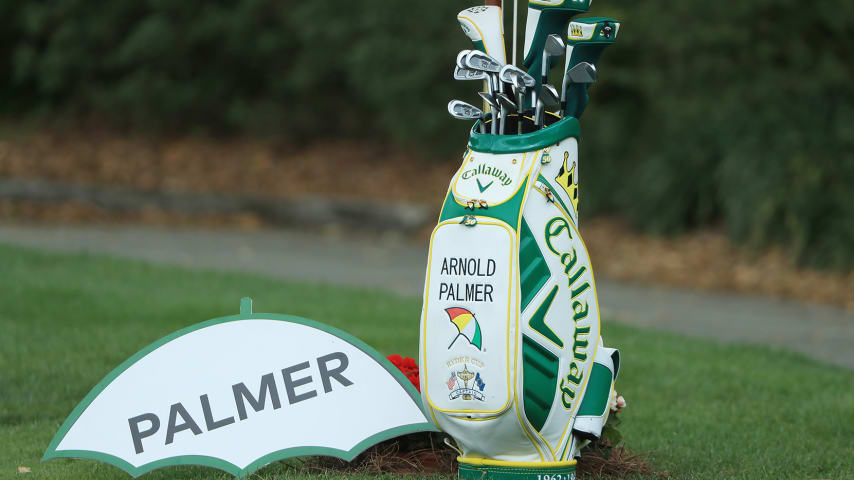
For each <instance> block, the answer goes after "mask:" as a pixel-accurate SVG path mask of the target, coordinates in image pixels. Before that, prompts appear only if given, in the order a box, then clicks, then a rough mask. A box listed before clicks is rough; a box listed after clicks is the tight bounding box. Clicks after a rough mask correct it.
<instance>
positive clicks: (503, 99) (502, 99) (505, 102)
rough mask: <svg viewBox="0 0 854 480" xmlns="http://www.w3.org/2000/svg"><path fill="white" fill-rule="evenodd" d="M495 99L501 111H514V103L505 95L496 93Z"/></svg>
mask: <svg viewBox="0 0 854 480" xmlns="http://www.w3.org/2000/svg"><path fill="white" fill-rule="evenodd" d="M495 99H496V100H497V101H498V104H499V105H500V106H501V108H502V109H507V110H516V102H515V101H513V99H512V98H510V96H509V95H507V94H506V93H501V92H499V93H497V94H496V95H495Z"/></svg>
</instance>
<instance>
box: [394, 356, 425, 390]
mask: <svg viewBox="0 0 854 480" xmlns="http://www.w3.org/2000/svg"><path fill="white" fill-rule="evenodd" d="M386 358H388V361H389V362H391V363H392V364H394V366H395V367H397V368H398V370H400V371H401V373H403V374H404V375H406V378H408V379H409V381H410V382H412V385H414V386H415V389H416V390H418V391H419V392H420V391H421V382H420V380H419V378H418V365H417V364H416V363H415V359H414V358H409V357H405V358H404V357H401V356H400V355H398V354H396V353H395V354H392V355H389V356H388V357H386Z"/></svg>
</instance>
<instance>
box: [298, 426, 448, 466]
mask: <svg viewBox="0 0 854 480" xmlns="http://www.w3.org/2000/svg"><path fill="white" fill-rule="evenodd" d="M443 438H444V437H443V436H442V435H439V434H435V433H413V434H410V435H406V436H403V437H399V438H395V439H392V440H388V441H385V442H382V443H379V444H377V445H374V446H373V447H371V448H369V449H367V450H365V451H364V452H362V453H361V454H360V455H359V456H357V457H356V458H354V459H353V461H352V462H345V461H344V460H341V459H339V458H334V457H313V458H311V459H309V460H308V461H307V462H306V463H305V464H304V465H303V470H304V471H306V472H316V473H331V472H345V473H374V474H392V475H425V474H426V475H435V474H438V475H455V474H456V473H457V453H456V452H455V451H453V450H451V449H450V448H448V447H447V446H446V445H445V444H444V443H442V439H443Z"/></svg>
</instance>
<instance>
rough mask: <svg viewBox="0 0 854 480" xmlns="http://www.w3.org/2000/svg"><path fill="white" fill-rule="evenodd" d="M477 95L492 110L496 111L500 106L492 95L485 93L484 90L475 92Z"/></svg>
mask: <svg viewBox="0 0 854 480" xmlns="http://www.w3.org/2000/svg"><path fill="white" fill-rule="evenodd" d="M477 94H478V95H480V97H481V98H482V99H483V100H484V101H485V102H486V103H487V104H488V105H489V106H490V107H492V110H493V111H498V110H499V109H500V106H499V105H498V101H497V100H496V99H495V97H494V96H492V95H490V94H488V93H486V92H477Z"/></svg>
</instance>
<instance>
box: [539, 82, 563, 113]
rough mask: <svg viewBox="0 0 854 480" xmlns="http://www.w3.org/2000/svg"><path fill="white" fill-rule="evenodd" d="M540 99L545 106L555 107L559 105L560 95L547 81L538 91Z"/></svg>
mask: <svg viewBox="0 0 854 480" xmlns="http://www.w3.org/2000/svg"><path fill="white" fill-rule="evenodd" d="M540 99H541V100H542V101H543V105H545V106H546V108H557V107H559V106H560V95H559V94H558V93H557V89H556V88H555V87H554V86H552V85H549V84H548V83H546V84H544V85H543V89H542V91H540Z"/></svg>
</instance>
